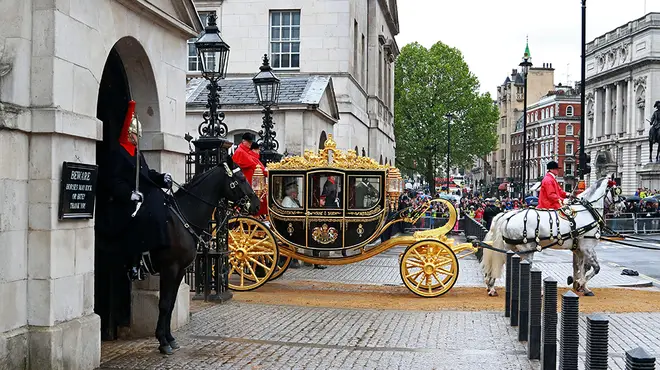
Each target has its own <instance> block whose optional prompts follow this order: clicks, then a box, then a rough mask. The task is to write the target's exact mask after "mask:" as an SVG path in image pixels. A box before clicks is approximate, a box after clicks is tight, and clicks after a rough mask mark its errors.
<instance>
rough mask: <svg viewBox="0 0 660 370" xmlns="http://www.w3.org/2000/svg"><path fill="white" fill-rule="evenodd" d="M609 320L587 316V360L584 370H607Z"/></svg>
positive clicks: (603, 317) (597, 316)
mask: <svg viewBox="0 0 660 370" xmlns="http://www.w3.org/2000/svg"><path fill="white" fill-rule="evenodd" d="M608 326H609V320H608V319H607V318H606V317H605V316H602V315H591V316H587V358H586V360H585V365H584V366H585V367H584V369H585V370H607V349H608V343H607V336H608V331H609V330H608V329H609V328H608Z"/></svg>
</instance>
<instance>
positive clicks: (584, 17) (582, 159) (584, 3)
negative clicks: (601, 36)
mask: <svg viewBox="0 0 660 370" xmlns="http://www.w3.org/2000/svg"><path fill="white" fill-rule="evenodd" d="M586 45H587V0H582V46H581V47H582V57H581V59H582V60H581V61H580V64H581V66H580V69H581V70H582V77H581V78H580V107H581V108H580V109H581V111H580V155H579V161H580V163H579V174H580V183H582V182H583V181H582V180H584V173H585V172H588V171H587V170H586V164H587V156H586V154H585V152H584V131H585V127H584V116H585V115H586V110H585V109H584V108H585V107H584V90H585V79H586V57H587V55H586V54H587V46H586ZM582 185H583V186H584V184H582Z"/></svg>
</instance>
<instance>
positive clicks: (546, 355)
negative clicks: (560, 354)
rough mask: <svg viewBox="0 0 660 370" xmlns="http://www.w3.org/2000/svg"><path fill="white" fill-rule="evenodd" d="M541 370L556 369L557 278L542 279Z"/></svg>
mask: <svg viewBox="0 0 660 370" xmlns="http://www.w3.org/2000/svg"><path fill="white" fill-rule="evenodd" d="M543 291H544V292H543V325H542V329H541V330H542V334H543V346H542V347H541V370H555V369H557V280H555V279H553V278H551V277H547V278H545V279H544V280H543Z"/></svg>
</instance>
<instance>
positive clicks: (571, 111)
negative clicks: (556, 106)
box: [566, 105, 573, 117]
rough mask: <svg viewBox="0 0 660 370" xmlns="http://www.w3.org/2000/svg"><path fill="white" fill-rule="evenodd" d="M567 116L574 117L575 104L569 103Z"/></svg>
mask: <svg viewBox="0 0 660 370" xmlns="http://www.w3.org/2000/svg"><path fill="white" fill-rule="evenodd" d="M566 117H573V106H572V105H569V106H568V107H566Z"/></svg>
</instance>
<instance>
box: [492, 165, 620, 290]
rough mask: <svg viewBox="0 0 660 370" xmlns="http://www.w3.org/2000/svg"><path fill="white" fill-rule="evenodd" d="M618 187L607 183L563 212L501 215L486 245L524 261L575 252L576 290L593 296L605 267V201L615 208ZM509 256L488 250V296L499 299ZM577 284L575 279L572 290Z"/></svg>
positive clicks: (595, 186)
mask: <svg viewBox="0 0 660 370" xmlns="http://www.w3.org/2000/svg"><path fill="white" fill-rule="evenodd" d="M615 187H616V184H615V183H614V182H613V181H611V180H610V177H609V176H608V177H606V178H603V179H600V180H598V181H596V183H594V184H593V185H592V186H591V187H589V188H588V189H586V190H585V191H584V192H583V193H581V194H580V195H578V196H577V199H576V200H573V201H572V202H571V204H570V206H567V207H564V208H562V209H561V210H556V211H555V210H539V209H534V208H529V209H521V210H515V211H509V212H505V213H500V214H498V215H497V216H495V218H493V222H492V224H491V227H490V231H489V232H488V234H486V237H485V240H484V241H485V242H488V241H491V242H492V246H493V247H494V248H497V249H500V250H511V251H514V252H516V253H519V255H520V259H521V261H523V260H528V261H529V262H530V263H531V262H532V260H533V259H534V252H535V251H541V250H542V249H545V248H548V247H550V248H553V249H569V250H572V251H573V254H574V256H575V258H574V259H573V280H572V282H573V288H574V289H575V290H576V291H578V292H584V295H586V296H592V295H593V292H592V291H591V290H589V288H587V282H588V281H589V280H590V279H591V278H593V277H594V275H596V274H597V273H598V272H599V270H600V266H599V264H598V260H597V258H596V251H595V247H596V245H597V244H598V239H599V238H600V235H601V229H602V227H603V226H604V224H603V223H602V220H603V218H602V217H603V209H604V208H605V207H604V203H605V199H606V198H608V201H609V202H610V204H615V203H616V201H615V199H614V197H615V196H617V197H618V193H617V192H614V191H613V190H612V191H608V190H610V189H614V188H615ZM505 262H506V254H504V253H501V252H497V251H493V250H490V249H486V248H484V250H483V257H482V259H481V267H482V270H483V272H484V275H485V281H486V285H487V286H488V295H489V296H496V295H497V292H496V290H495V281H496V279H499V278H500V277H501V276H502V267H503V266H504V264H505ZM570 283H571V281H570V278H569V284H570Z"/></svg>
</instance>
